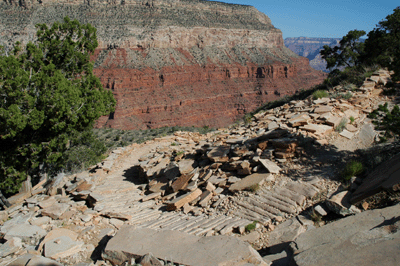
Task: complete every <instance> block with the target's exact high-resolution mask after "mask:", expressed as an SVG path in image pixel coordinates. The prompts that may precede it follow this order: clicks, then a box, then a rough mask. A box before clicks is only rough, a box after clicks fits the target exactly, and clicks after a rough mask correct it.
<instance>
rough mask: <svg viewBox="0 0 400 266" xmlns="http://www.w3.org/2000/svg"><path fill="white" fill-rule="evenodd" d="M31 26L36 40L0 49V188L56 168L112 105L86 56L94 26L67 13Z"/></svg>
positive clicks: (91, 46)
mask: <svg viewBox="0 0 400 266" xmlns="http://www.w3.org/2000/svg"><path fill="white" fill-rule="evenodd" d="M36 27H37V40H36V42H34V43H32V42H29V43H28V44H27V45H26V47H21V45H20V44H19V43H17V44H16V45H15V46H14V48H13V49H12V50H11V51H9V50H7V49H6V48H2V49H1V51H0V137H1V138H0V147H1V150H0V189H1V190H2V191H3V192H4V193H12V192H16V191H18V188H19V185H20V184H21V182H22V181H23V180H25V179H26V178H27V176H28V175H30V176H32V177H35V176H37V175H38V174H39V172H47V173H52V172H53V173H54V172H56V171H58V170H59V169H61V168H62V167H63V161H64V160H65V151H66V150H67V149H68V148H72V147H71V145H72V146H73V145H81V144H83V143H86V142H87V140H88V141H89V142H91V139H92V138H91V136H90V134H91V133H90V132H91V131H89V130H91V128H92V127H93V124H94V122H95V121H96V120H97V119H98V118H99V117H100V116H101V115H106V114H108V113H110V112H111V111H113V110H114V106H115V100H114V98H113V95H112V93H111V92H110V91H105V90H104V89H103V87H102V85H101V83H100V81H99V79H98V78H97V77H96V76H95V75H94V74H93V64H92V63H91V62H90V61H89V57H90V55H91V54H92V53H93V52H94V49H95V48H96V47H97V45H98V43H97V37H96V29H95V28H94V27H92V26H91V25H90V24H86V25H82V24H80V23H79V22H78V21H77V20H73V21H71V20H70V19H68V18H65V19H64V22H63V23H58V22H56V23H54V24H53V25H52V27H50V28H49V27H48V26H47V25H46V24H38V25H37V26H36ZM98 149H99V150H100V151H101V147H98ZM100 154H101V153H100Z"/></svg>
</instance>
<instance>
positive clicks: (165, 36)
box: [0, 0, 324, 129]
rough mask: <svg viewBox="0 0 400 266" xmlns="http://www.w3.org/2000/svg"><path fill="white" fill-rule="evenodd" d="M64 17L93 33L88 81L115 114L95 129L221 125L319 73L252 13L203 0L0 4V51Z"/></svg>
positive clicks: (318, 76)
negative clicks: (110, 101)
mask: <svg viewBox="0 0 400 266" xmlns="http://www.w3.org/2000/svg"><path fill="white" fill-rule="evenodd" d="M65 16H69V17H70V18H71V19H77V20H79V21H80V22H81V23H90V24H92V25H93V26H95V27H96V28H97V34H98V39H99V47H98V49H96V52H95V54H94V55H93V60H95V70H94V71H95V74H96V75H97V76H98V77H99V78H100V80H101V82H102V84H103V85H104V86H105V88H107V89H110V90H112V91H113V93H114V96H115V98H116V99H117V108H116V111H115V112H114V113H113V114H110V116H108V117H102V118H101V119H100V120H99V121H98V124H97V125H98V126H99V127H101V126H104V127H114V128H120V129H144V128H156V127H163V126H176V125H178V126H191V125H193V126H213V127H216V126H226V125H228V124H230V123H232V122H233V121H234V120H236V119H237V118H239V117H241V116H243V115H244V114H245V113H248V112H250V111H252V110H254V109H255V108H257V107H259V106H260V105H262V104H263V103H265V102H267V101H271V100H275V99H278V98H279V97H282V96H284V95H290V94H293V93H294V92H296V91H297V90H300V89H307V88H309V87H311V86H313V85H316V84H318V83H320V82H321V81H322V79H323V77H324V74H323V73H321V72H318V71H315V70H313V69H312V68H311V67H310V66H309V62H308V59H307V58H304V57H299V56H297V55H296V54H295V53H293V52H292V51H290V50H289V49H288V48H286V47H285V46H284V42H283V39H282V33H281V31H280V30H279V29H276V28H275V27H274V26H273V25H272V23H271V21H270V19H269V18H268V17H267V16H266V15H265V14H263V13H261V12H259V11H257V10H256V9H255V8H254V7H251V6H243V5H233V4H225V3H220V2H212V1H201V0H153V1H151V0H119V1H116V0H107V1H102V0H61V1H54V0H40V1H37V0H18V1H16V0H5V1H3V2H1V3H0V45H5V46H7V47H8V46H11V45H12V43H14V42H15V41H17V40H20V41H22V42H23V43H26V42H27V41H29V40H34V38H35V32H36V30H35V25H36V24H37V23H49V24H50V23H52V22H54V21H61V20H62V19H63V18H64V17H65Z"/></svg>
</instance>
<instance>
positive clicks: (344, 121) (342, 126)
mask: <svg viewBox="0 0 400 266" xmlns="http://www.w3.org/2000/svg"><path fill="white" fill-rule="evenodd" d="M346 124H347V119H346V118H345V117H343V118H342V120H341V121H340V123H339V125H337V127H336V128H335V131H336V132H339V133H340V132H342V131H343V129H345V127H346Z"/></svg>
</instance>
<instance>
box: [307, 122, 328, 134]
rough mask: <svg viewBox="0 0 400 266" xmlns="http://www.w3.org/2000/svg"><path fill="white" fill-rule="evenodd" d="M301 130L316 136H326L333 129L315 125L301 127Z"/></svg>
mask: <svg viewBox="0 0 400 266" xmlns="http://www.w3.org/2000/svg"><path fill="white" fill-rule="evenodd" d="M301 129H303V130H305V131H308V132H311V133H315V134H318V135H321V134H327V133H330V132H331V131H333V127H331V126H327V125H316V124H308V125H305V126H302V127H301Z"/></svg>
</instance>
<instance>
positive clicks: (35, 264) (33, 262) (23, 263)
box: [7, 253, 63, 266]
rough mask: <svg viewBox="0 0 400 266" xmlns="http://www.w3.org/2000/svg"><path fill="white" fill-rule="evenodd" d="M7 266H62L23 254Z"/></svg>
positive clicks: (55, 262) (50, 260)
mask: <svg viewBox="0 0 400 266" xmlns="http://www.w3.org/2000/svg"><path fill="white" fill-rule="evenodd" d="M7 266H63V264H61V263H59V262H57V261H55V260H52V259H49V258H45V257H42V256H38V255H33V254H28V253H27V254H24V255H22V256H20V257H18V258H17V259H16V260H14V261H12V262H11V263H10V264H7Z"/></svg>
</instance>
